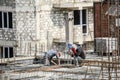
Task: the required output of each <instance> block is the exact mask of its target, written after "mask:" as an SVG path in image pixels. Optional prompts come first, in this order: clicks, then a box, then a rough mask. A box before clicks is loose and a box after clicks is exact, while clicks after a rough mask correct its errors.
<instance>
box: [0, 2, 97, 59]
mask: <svg viewBox="0 0 120 80" xmlns="http://www.w3.org/2000/svg"><path fill="white" fill-rule="evenodd" d="M96 1H97V0H96ZM0 6H1V7H0V11H1V12H0V23H1V25H0V28H1V30H0V31H1V39H0V40H1V41H0V43H1V51H2V55H1V57H3V58H5V57H13V56H18V55H24V56H25V55H32V54H35V53H36V52H37V54H39V53H41V52H45V51H47V50H49V49H51V48H59V49H62V50H63V49H65V48H66V44H67V43H79V44H84V45H87V42H88V44H89V45H87V47H86V48H87V49H88V50H93V40H94V36H93V32H94V30H93V0H92V1H82V0H79V1H77V0H75V1H74V0H71V1H65V0H64V1H61V0H45V1H42V0H28V1H24V0H0ZM66 42H67V43H66ZM91 44H92V46H91ZM13 49H14V50H13ZM63 51H64V50H63ZM28 53H29V54H28Z"/></svg>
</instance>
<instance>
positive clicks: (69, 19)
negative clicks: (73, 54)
mask: <svg viewBox="0 0 120 80" xmlns="http://www.w3.org/2000/svg"><path fill="white" fill-rule="evenodd" d="M65 26H66V44H68V43H71V44H72V43H73V11H69V12H67V13H65Z"/></svg>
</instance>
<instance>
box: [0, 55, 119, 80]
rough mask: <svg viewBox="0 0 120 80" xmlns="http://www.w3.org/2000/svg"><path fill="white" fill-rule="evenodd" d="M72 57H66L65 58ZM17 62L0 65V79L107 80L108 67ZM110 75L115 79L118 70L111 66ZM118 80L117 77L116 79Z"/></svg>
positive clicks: (90, 57) (93, 58) (90, 56)
mask: <svg viewBox="0 0 120 80" xmlns="http://www.w3.org/2000/svg"><path fill="white" fill-rule="evenodd" d="M68 58H69V59H72V58H71V57H69V56H68V57H66V59H68ZM86 60H98V61H101V60H103V61H107V60H108V57H107V56H105V57H100V56H98V55H96V54H87V58H86ZM16 63H17V64H12V65H6V66H0V67H1V70H4V71H3V72H2V74H1V79H0V80H108V78H109V74H108V68H103V67H98V66H91V65H83V66H82V67H76V66H74V65H71V61H68V62H67V63H65V64H62V65H61V66H44V64H40V63H39V64H33V59H28V60H19V61H16ZM111 69H112V70H111V72H110V76H111V77H112V78H113V77H114V78H113V79H112V80H115V79H116V75H120V74H119V73H116V72H117V71H118V72H119V70H117V71H116V70H115V69H113V68H111ZM118 80H119V79H118Z"/></svg>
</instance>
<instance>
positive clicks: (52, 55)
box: [47, 49, 59, 59]
mask: <svg viewBox="0 0 120 80" xmlns="http://www.w3.org/2000/svg"><path fill="white" fill-rule="evenodd" d="M57 53H58V52H57V51H56V50H53V49H51V50H49V51H48V52H47V54H48V55H49V57H50V58H51V59H52V58H53V57H54V56H56V58H57V59H59V56H58V54H57Z"/></svg>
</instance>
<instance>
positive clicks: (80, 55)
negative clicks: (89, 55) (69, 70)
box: [68, 44, 85, 66]
mask: <svg viewBox="0 0 120 80" xmlns="http://www.w3.org/2000/svg"><path fill="white" fill-rule="evenodd" d="M68 48H69V49H70V50H71V51H72V52H73V54H72V55H71V56H72V57H74V64H75V66H81V63H82V60H83V59H85V55H84V52H83V49H82V48H81V46H80V45H79V44H77V49H76V48H75V47H74V46H73V45H72V44H68Z"/></svg>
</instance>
